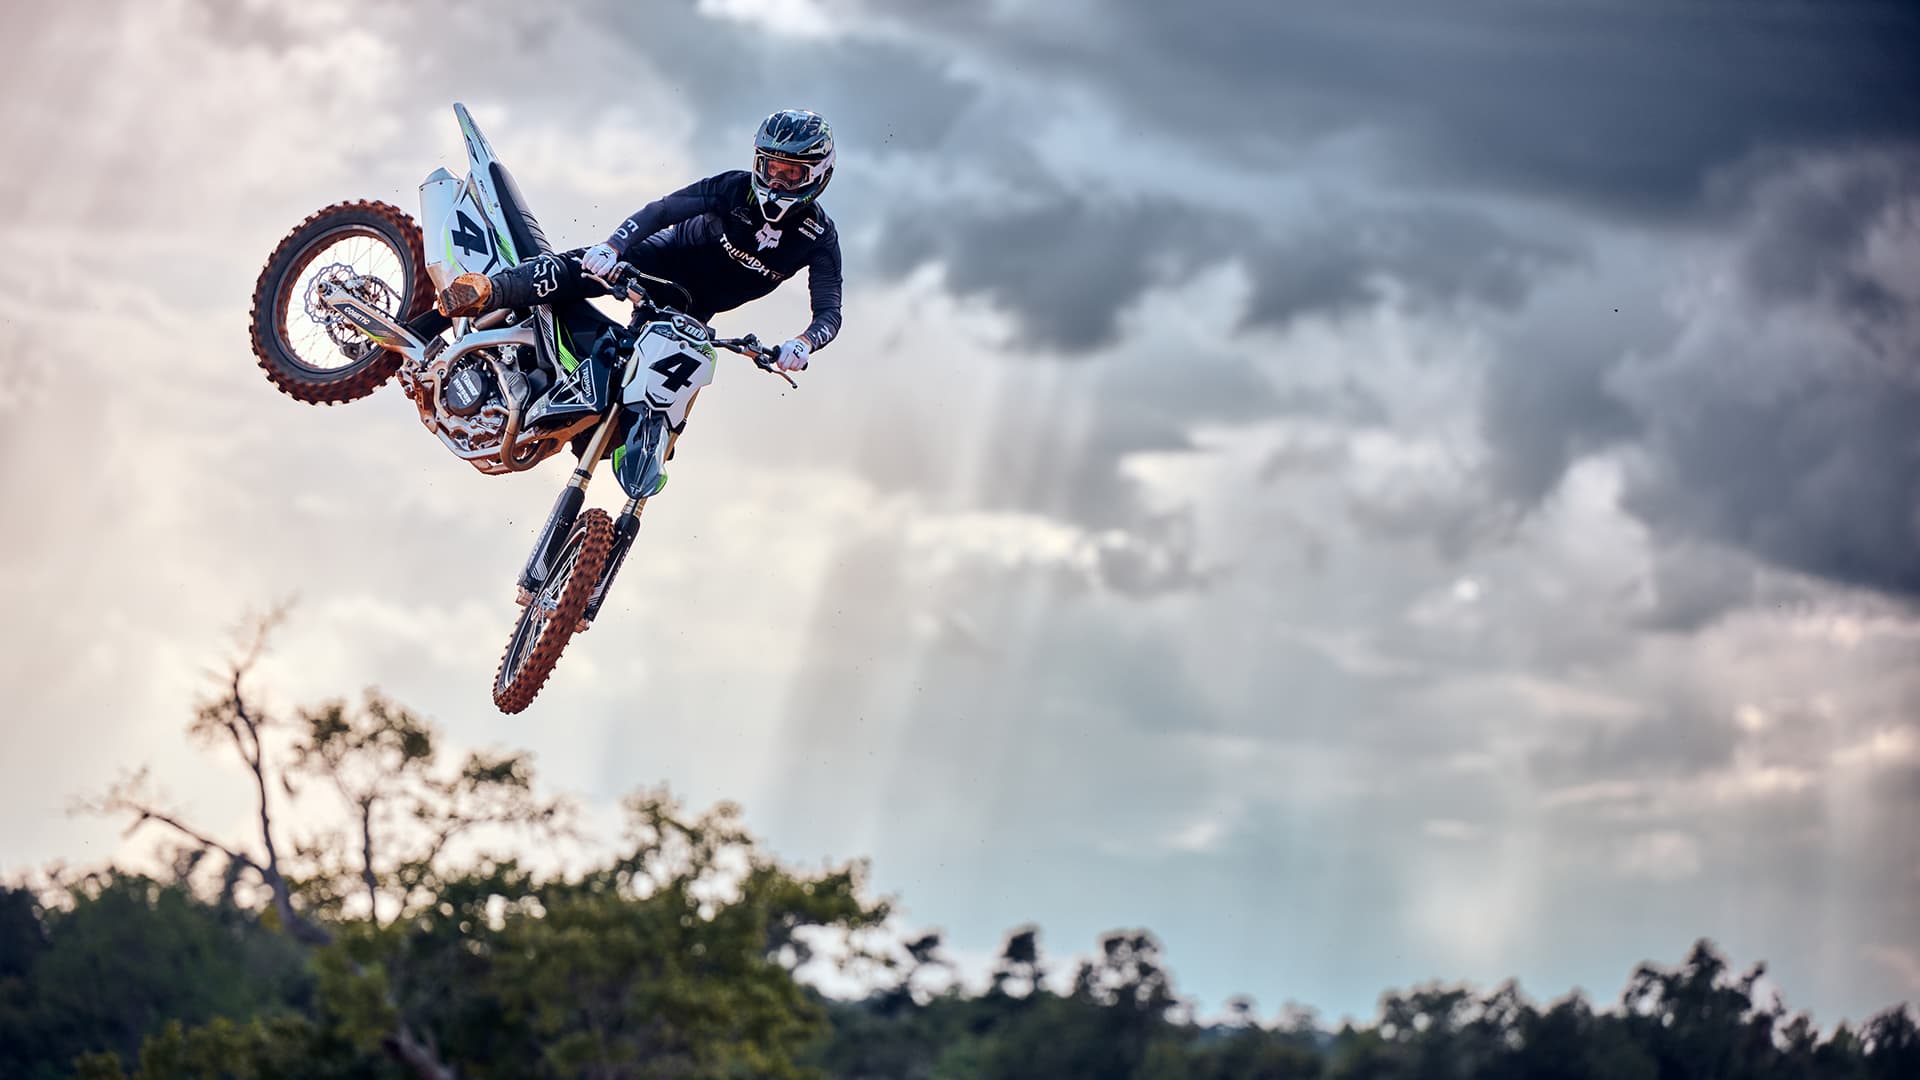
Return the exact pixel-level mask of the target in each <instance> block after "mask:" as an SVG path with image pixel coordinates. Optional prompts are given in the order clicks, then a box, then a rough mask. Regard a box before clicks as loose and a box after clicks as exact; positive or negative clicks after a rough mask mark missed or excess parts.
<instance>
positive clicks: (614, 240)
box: [435, 109, 840, 371]
mask: <svg viewBox="0 0 1920 1080" xmlns="http://www.w3.org/2000/svg"><path fill="white" fill-rule="evenodd" d="M833 158H834V154H833V129H832V128H830V127H829V126H828V125H827V122H826V121H825V120H823V119H822V118H821V117H820V116H819V115H818V114H816V113H813V112H809V111H807V110H804V109H786V110H782V111H780V112H776V113H774V114H773V115H771V116H769V117H767V118H766V120H764V121H762V122H761V124H760V130H759V132H758V133H757V134H755V135H754V139H753V171H752V172H746V171H743V170H737V169H736V170H732V171H729V172H723V173H720V174H718V175H716V176H709V177H707V178H706V179H705V180H700V181H696V182H695V183H692V184H689V185H687V186H686V187H683V188H681V189H680V190H679V191H676V192H674V193H672V194H671V195H667V196H665V197H663V198H659V199H655V200H654V201H653V202H650V203H648V204H647V205H646V206H644V207H642V208H641V209H639V210H638V211H636V212H635V213H634V214H633V216H631V217H629V218H627V219H626V221H624V222H622V223H621V225H620V227H619V228H618V229H615V230H614V231H613V235H612V236H609V237H608V238H607V239H606V241H605V242H603V243H599V244H595V245H594V246H592V247H590V248H587V249H585V251H584V252H573V253H567V254H560V255H551V254H550V255H542V256H540V257H539V258H537V259H533V260H531V261H530V262H526V263H522V264H521V265H519V266H516V267H513V268H512V269H509V270H503V271H501V272H500V273H497V274H494V275H492V276H491V277H489V276H487V275H485V274H472V273H469V274H461V275H460V276H459V277H457V278H455V279H454V280H453V281H452V282H451V283H450V284H448V286H447V287H446V288H445V289H444V290H442V291H441V293H440V295H439V297H438V302H437V304H436V305H435V306H436V307H437V308H438V309H439V312H440V314H442V315H445V316H448V317H456V318H460V317H464V318H471V317H473V316H475V315H480V314H482V313H484V312H487V311H491V310H495V309H498V308H523V307H528V306H530V305H533V304H536V303H540V304H551V303H559V302H564V301H568V300H574V299H580V298H584V297H588V296H602V295H605V294H606V290H605V288H604V287H603V286H601V285H600V283H599V282H596V281H593V280H592V279H590V278H587V277H585V276H584V275H583V271H584V272H585V273H587V274H595V275H605V274H607V273H608V272H610V271H611V270H612V269H613V268H614V265H615V264H616V263H617V262H621V261H624V262H626V263H628V264H630V265H632V266H633V267H635V268H636V269H638V270H640V271H642V272H644V273H648V274H653V275H655V276H657V277H663V278H666V279H667V280H669V281H673V282H676V283H678V284H679V285H681V286H684V287H685V288H686V289H687V291H688V292H689V293H691V294H692V297H693V303H692V305H691V306H690V307H689V308H688V309H687V311H686V314H688V315H691V316H693V317H694V318H696V319H699V320H700V321H701V322H703V323H704V322H707V321H708V320H710V319H712V318H713V316H714V314H715V313H716V312H721V311H730V310H732V309H733V308H736V307H739V306H740V305H741V304H744V303H746V302H748V301H749V300H757V299H759V298H760V297H762V296H765V295H767V294H768V293H770V292H772V291H773V290H774V288H775V287H777V286H778V285H779V284H780V283H781V282H782V281H785V280H786V279H787V278H789V277H791V276H793V275H794V273H796V272H797V271H799V270H801V269H802V268H805V269H806V271H807V289H808V292H809V294H810V295H811V298H812V301H813V321H812V322H811V323H809V324H808V326H807V328H806V329H805V330H803V331H801V332H800V333H799V335H797V336H796V337H793V338H790V339H789V340H787V341H786V342H785V343H784V344H782V345H781V346H780V347H779V350H778V355H777V358H776V362H777V363H778V365H779V367H780V368H781V370H783V371H798V370H800V369H802V368H805V367H806V366H807V359H808V357H809V356H810V355H812V353H813V352H814V350H816V349H820V348H822V347H824V346H825V345H826V344H827V342H829V341H832V340H833V337H834V335H835V334H837V333H838V332H839V330H840V234H839V233H838V232H837V231H836V230H835V229H834V226H833V219H831V218H829V217H828V216H827V212H826V211H825V210H824V209H822V208H821V206H820V202H819V197H820V193H821V192H822V191H824V190H826V187H827V181H828V180H831V179H832V178H833Z"/></svg>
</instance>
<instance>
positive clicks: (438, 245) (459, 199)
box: [420, 102, 533, 283]
mask: <svg viewBox="0 0 1920 1080" xmlns="http://www.w3.org/2000/svg"><path fill="white" fill-rule="evenodd" d="M453 113H454V116H456V117H457V118H458V119H459V121H460V134H461V136H462V137H464V138H465V139H466V142H467V177H466V179H465V180H460V179H456V178H455V177H454V176H453V174H452V173H449V172H447V171H446V170H445V169H437V170H435V171H434V173H433V174H432V175H430V176H428V177H427V179H426V181H425V182H424V183H422V184H421V185H420V209H421V221H422V224H423V225H424V227H425V228H426V236H427V252H428V257H429V258H430V259H432V260H434V261H435V262H438V263H440V264H442V265H444V266H445V267H446V268H447V270H448V271H449V273H448V274H447V278H448V280H452V278H453V277H454V276H456V275H458V274H460V273H463V272H470V273H476V274H492V273H496V272H498V271H501V270H505V269H506V268H508V267H510V266H518V265H519V264H520V260H521V259H522V258H523V257H525V256H528V255H531V254H533V253H532V252H519V251H515V250H514V246H513V238H512V234H510V233H509V232H508V231H507V218H506V214H505V213H504V212H503V211H502V210H501V207H500V196H499V194H498V193H497V192H496V191H495V190H494V186H493V170H492V169H491V168H490V166H491V165H492V164H493V163H494V161H495V160H496V159H495V157H494V154H493V146H492V145H491V144H489V143H488V142H487V137H486V136H485V135H482V134H480V128H479V127H478V126H477V125H475V124H474V122H473V116H472V114H471V113H469V112H467V107H466V106H465V105H462V104H460V103H458V102H455V103H454V106H453ZM436 283H437V278H436Z"/></svg>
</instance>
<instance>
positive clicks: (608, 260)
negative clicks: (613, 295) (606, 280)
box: [580, 244, 620, 278]
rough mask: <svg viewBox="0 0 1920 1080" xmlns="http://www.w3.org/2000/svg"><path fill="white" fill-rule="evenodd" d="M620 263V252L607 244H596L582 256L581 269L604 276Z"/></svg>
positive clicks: (594, 274) (597, 275)
mask: <svg viewBox="0 0 1920 1080" xmlns="http://www.w3.org/2000/svg"><path fill="white" fill-rule="evenodd" d="M619 265H620V253H619V252H617V251H615V250H613V248H612V247H611V246H609V245H607V244H595V245H593V246H592V247H590V248H588V249H587V250H586V251H585V253H583V254H582V255H581V256H580V269H582V270H585V271H586V272H587V273H589V274H592V275H593V276H594V277H598V278H603V277H606V276H607V275H608V274H611V273H613V268H614V267H616V266H619Z"/></svg>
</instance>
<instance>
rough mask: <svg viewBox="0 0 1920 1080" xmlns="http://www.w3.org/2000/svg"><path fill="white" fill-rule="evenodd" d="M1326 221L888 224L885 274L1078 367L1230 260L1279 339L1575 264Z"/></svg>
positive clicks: (1498, 295) (908, 216)
mask: <svg viewBox="0 0 1920 1080" xmlns="http://www.w3.org/2000/svg"><path fill="white" fill-rule="evenodd" d="M1322 216H1323V218H1325V219H1326V220H1325V221H1324V223H1322V224H1315V225H1312V226H1310V227H1307V228H1303V229H1298V230H1294V231H1287V230H1280V231H1278V232H1277V233H1276V232H1275V231H1273V230H1270V229H1268V228H1266V227H1264V226H1263V225H1262V224H1261V223H1259V222H1257V221H1254V220H1252V219H1250V218H1245V217H1241V216H1238V215H1234V214H1231V213H1223V212H1217V211H1210V210H1205V209H1201V208H1198V207H1194V206H1188V205H1185V204H1182V203H1178V202H1175V201H1172V200H1168V199H1138V200H1123V199H1107V198H1097V197H1095V198H1090V197H1088V196H1087V195H1086V194H1085V193H1080V192H1070V191H1064V190H1063V191H1061V192H1059V193H1058V194H1057V195H1054V196H1051V197H1047V198H1044V199H1042V200H1041V201H1039V202H1037V204H1034V205H1028V206H1019V207H1014V208H1005V209H1002V208H992V207H980V208H966V209H962V210H956V211H954V212H952V213H949V214H945V215H941V216H938V217H929V216H927V215H925V214H923V213H920V212H919V211H918V210H917V208H916V209H914V210H911V211H905V212H901V213H897V214H895V215H894V216H892V217H890V218H889V219H887V221H886V223H885V224H886V231H885V233H884V236H883V239H882V242H881V248H880V252H879V259H878V269H879V270H880V271H881V272H882V273H890V274H905V273H908V272H910V271H912V270H913V269H915V268H916V267H919V266H921V265H925V264H929V263H932V264H938V265H940V266H943V267H944V268H945V269H946V283H947V286H948V288H950V289H951V290H953V291H954V292H955V293H957V294H959V295H962V296H981V297H984V298H986V299H987V300H989V301H991V302H992V303H994V304H995V305H996V306H997V307H999V308H1001V309H1004V310H1007V311H1010V312H1012V313H1014V314H1015V315H1017V316H1019V318H1020V322H1021V326H1022V328H1023V329H1024V330H1026V331H1027V332H1028V333H1029V334H1030V335H1031V337H1032V339H1033V341H1034V342H1035V343H1036V344H1039V345H1042V346H1044V347H1048V348H1052V349H1056V350H1060V351H1062V352H1068V353H1073V352H1085V351H1088V350H1092V349H1098V348H1101V347H1104V346H1108V345H1111V344H1113V343H1114V342H1115V341H1116V340H1117V339H1118V336H1119V319H1120V316H1121V314H1122V313H1123V312H1124V311H1125V310H1126V309H1127V308H1128V307H1129V306H1130V305H1132V304H1134V303H1135V302H1137V301H1138V300H1139V299H1140V298H1141V297H1142V296H1143V295H1144V294H1145V293H1146V292H1147V291H1148V290H1149V289H1151V288H1153V287H1155V286H1160V285H1170V284H1175V283H1177V282H1178V281H1179V280H1180V279H1181V278H1182V277H1183V276H1184V275H1186V274H1190V273H1192V272H1194V271H1196V270H1198V269H1200V268H1203V267H1206V266H1209V265H1215V264H1218V263H1222V262H1226V261H1229V260H1231V261H1236V262H1242V263H1245V264H1246V265H1247V266H1248V268H1249V271H1250V273H1251V276H1252V279H1253V295H1252V297H1251V299H1250V300H1249V302H1248V306H1247V309H1246V311H1245V312H1244V313H1243V317H1242V319H1243V323H1244V324H1248V325H1264V326H1274V327H1283V326H1285V325H1287V324H1288V323H1290V322H1292V321H1293V320H1295V319H1298V318H1303V317H1308V316H1339V315H1343V314H1350V313H1352V312H1355V311H1359V310H1363V309H1365V308H1368V307H1371V306H1373V305H1374V304H1377V303H1379V302H1381V301H1382V300H1383V299H1384V298H1385V297H1386V295H1387V293H1388V291H1389V290H1396V289H1397V290H1399V291H1400V292H1401V293H1402V294H1403V295H1404V296H1405V297H1406V299H1407V301H1408V302H1409V303H1411V304H1414V305H1416V306H1418V305H1435V306H1438V305H1450V304H1455V303H1475V304H1483V305H1490V306H1495V307H1512V306H1514V305H1515V304H1517V303H1519V302H1520V300H1522V299H1523V298H1524V297H1525V296H1526V294H1527V290H1528V288H1529V286H1530V283H1531V281H1532V280H1533V278H1534V276H1535V275H1536V274H1538V273H1539V272H1540V271H1541V270H1542V269H1543V268H1545V267H1548V266H1551V265H1555V264H1558V263H1562V262H1565V261H1566V260H1567V259H1569V258H1570V257H1571V256H1570V254H1569V253H1568V252H1567V251H1566V250H1564V249H1563V248H1560V247H1557V246H1555V245H1551V244H1548V243H1545V242H1542V241H1538V240H1533V239H1530V238H1525V237H1522V236H1519V235H1517V234H1515V233H1513V232H1512V231H1510V230H1507V229H1505V228H1502V227H1500V226H1499V225H1497V224H1495V223H1494V222H1492V221H1490V220H1488V219H1486V218H1484V217H1482V216H1479V215H1476V214H1473V213H1470V212H1467V211H1462V210H1457V209H1453V208H1450V207H1421V208H1417V209H1406V210H1392V211H1383V210H1375V209H1362V208H1344V209H1328V210H1326V211H1325V212H1324V213H1323V215H1322ZM1222 329H1226V328H1225V327H1223V328H1222Z"/></svg>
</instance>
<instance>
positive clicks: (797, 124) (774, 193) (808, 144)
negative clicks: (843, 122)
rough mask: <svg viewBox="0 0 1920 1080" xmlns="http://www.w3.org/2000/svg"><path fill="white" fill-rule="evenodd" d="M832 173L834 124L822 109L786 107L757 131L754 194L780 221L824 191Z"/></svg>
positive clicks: (773, 218) (764, 210)
mask: <svg viewBox="0 0 1920 1080" xmlns="http://www.w3.org/2000/svg"><path fill="white" fill-rule="evenodd" d="M831 179H833V129H832V128H831V127H829V126H827V122H826V121H825V120H823V119H821V117H820V114H819V113H814V112H808V111H807V110H805V109H783V110H781V111H780V112H777V113H774V114H773V115H772V116H769V117H767V118H766V119H765V120H762V121H761V122H760V131H759V133H758V134H756V135H754V137H753V198H754V201H755V202H757V203H759V204H760V216H761V217H764V218H766V219H767V221H769V222H775V221H779V220H780V219H781V218H783V217H785V216H786V215H787V211H789V210H791V209H793V208H794V207H796V206H800V205H802V204H804V203H806V202H808V201H809V200H812V199H816V198H818V197H819V195H820V193H821V192H822V191H825V190H826V189H827V181H829V180H831Z"/></svg>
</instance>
